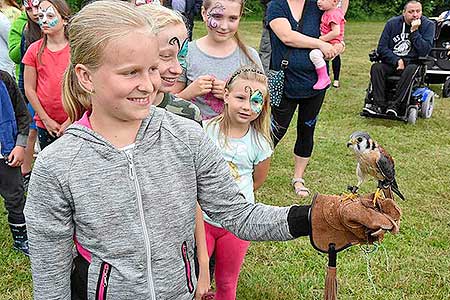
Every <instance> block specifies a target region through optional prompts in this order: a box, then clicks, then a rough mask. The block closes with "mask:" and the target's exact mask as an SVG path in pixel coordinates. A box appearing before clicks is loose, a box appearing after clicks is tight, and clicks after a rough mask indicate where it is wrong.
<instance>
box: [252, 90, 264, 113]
mask: <svg viewBox="0 0 450 300" xmlns="http://www.w3.org/2000/svg"><path fill="white" fill-rule="evenodd" d="M263 104H264V96H263V93H262V92H261V91H260V90H256V91H255V92H254V93H253V94H252V95H251V96H250V108H251V109H252V111H254V112H255V114H259V113H260V112H261V111H262V108H263Z"/></svg>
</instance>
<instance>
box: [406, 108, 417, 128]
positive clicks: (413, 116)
mask: <svg viewBox="0 0 450 300" xmlns="http://www.w3.org/2000/svg"><path fill="white" fill-rule="evenodd" d="M407 121H408V124H413V125H414V124H416V121H417V107H410V108H408V116H407Z"/></svg>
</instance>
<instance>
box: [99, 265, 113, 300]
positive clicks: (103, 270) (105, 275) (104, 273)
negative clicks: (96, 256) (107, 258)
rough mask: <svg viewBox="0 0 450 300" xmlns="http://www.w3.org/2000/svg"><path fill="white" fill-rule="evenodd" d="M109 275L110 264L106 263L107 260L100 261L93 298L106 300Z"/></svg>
mask: <svg viewBox="0 0 450 300" xmlns="http://www.w3.org/2000/svg"><path fill="white" fill-rule="evenodd" d="M110 275H111V265H110V264H108V263H107V262H102V264H101V265H100V270H99V274H98V280H97V289H96V293H95V300H106V294H107V292H108V283H109V276H110Z"/></svg>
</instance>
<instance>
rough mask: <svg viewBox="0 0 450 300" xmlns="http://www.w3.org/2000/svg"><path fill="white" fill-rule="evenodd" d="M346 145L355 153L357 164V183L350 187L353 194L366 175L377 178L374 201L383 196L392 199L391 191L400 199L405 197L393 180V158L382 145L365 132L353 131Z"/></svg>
mask: <svg viewBox="0 0 450 300" xmlns="http://www.w3.org/2000/svg"><path fill="white" fill-rule="evenodd" d="M347 147H348V148H351V149H352V150H353V152H354V153H355V156H356V160H357V161H358V164H357V165H356V175H357V176H358V184H357V185H356V187H353V188H352V189H351V191H352V193H353V194H355V193H356V191H357V190H358V188H359V187H360V185H361V184H362V183H363V182H364V181H365V180H366V178H367V177H368V175H370V176H372V177H374V178H375V179H376V180H378V187H377V190H376V192H375V197H374V203H375V202H376V199H379V198H381V197H382V196H383V194H384V196H386V197H388V198H392V199H393V195H392V191H393V192H394V193H396V194H397V195H398V196H399V197H400V199H402V200H405V197H404V196H403V194H402V193H401V192H400V190H399V188H398V185H397V181H396V180H395V169H394V160H393V159H392V157H391V156H390V155H389V153H387V151H386V150H384V148H383V147H381V146H380V145H378V143H377V142H376V141H375V140H373V139H372V138H371V137H370V135H369V134H368V133H367V132H362V131H355V132H353V133H352V134H351V135H350V140H349V141H348V143H347Z"/></svg>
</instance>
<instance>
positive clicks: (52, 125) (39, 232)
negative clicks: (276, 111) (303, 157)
mask: <svg viewBox="0 0 450 300" xmlns="http://www.w3.org/2000/svg"><path fill="white" fill-rule="evenodd" d="M144 2H145V3H146V4H144V5H141V4H143V3H141V2H138V1H131V3H132V4H130V3H126V2H119V1H96V2H93V3H91V4H88V5H87V6H85V7H84V8H83V9H82V10H81V11H80V12H79V13H77V14H76V15H75V16H73V17H72V18H70V17H71V12H70V9H69V6H68V5H67V3H66V2H65V1H64V0H40V1H38V0H25V2H24V8H25V12H23V13H22V14H19V15H18V16H16V20H15V21H14V23H13V24H12V26H11V30H10V32H9V54H10V57H11V59H12V60H13V61H14V62H15V63H16V64H17V66H18V68H17V69H16V74H15V75H16V77H17V79H18V85H17V84H16V82H15V80H14V79H13V77H12V76H11V75H9V74H8V73H7V72H4V71H0V79H1V80H0V101H1V107H0V117H1V122H0V133H1V134H0V141H1V148H0V152H1V155H0V194H1V196H2V197H3V198H4V201H5V204H6V209H7V211H8V222H9V224H10V227H11V232H12V235H13V239H14V248H15V249H17V250H20V251H22V252H23V253H25V254H27V255H29V254H31V255H30V258H31V265H32V274H33V284H34V297H35V299H70V298H71V297H72V299H87V298H91V297H93V296H94V295H95V296H96V299H106V298H105V297H106V295H108V299H129V296H130V295H133V298H135V299H192V298H193V297H195V299H197V300H199V299H212V297H215V299H218V300H222V299H225V300H231V299H235V298H236V288H237V283H238V278H239V272H240V268H241V265H242V263H243V260H244V257H245V254H246V252H247V248H248V246H249V242H248V240H288V239H292V238H295V237H298V236H302V235H307V234H308V233H309V230H310V229H309V221H308V211H309V206H293V207H272V206H267V205H263V204H255V197H254V191H255V190H257V189H258V188H259V187H260V186H261V185H262V184H263V183H264V181H265V179H266V177H267V175H268V172H269V167H270V157H271V155H272V152H273V143H272V138H271V129H270V116H271V111H270V104H269V93H268V88H267V77H266V76H265V74H264V71H263V70H262V64H261V61H260V59H259V56H258V54H257V52H256V51H255V50H254V49H253V48H251V47H248V46H246V45H245V44H244V43H243V42H242V41H241V40H240V38H239V36H238V27H239V21H240V18H241V16H242V13H243V10H244V1H242V0H215V1H212V0H204V2H203V6H202V11H201V16H202V18H203V21H204V23H205V26H206V29H207V34H206V35H205V36H203V37H201V38H199V39H198V40H195V41H191V42H189V33H188V31H187V29H186V26H185V24H184V21H183V17H182V16H181V15H180V14H179V13H177V12H174V11H172V10H170V9H167V8H164V7H162V6H159V5H158V4H155V3H152V4H147V2H149V1H144ZM329 2H333V1H331V0H330V1H329ZM69 20H70V21H69ZM333 30H334V29H333ZM341 33H343V32H341ZM136 41H138V42H136ZM155 45H159V48H158V47H155ZM319 52H320V51H319ZM327 76H328V75H327ZM328 80H329V78H328ZM328 83H329V82H328ZM328 83H327V84H326V85H328ZM27 105H28V109H27ZM152 105H153V106H152ZM172 113H173V114H172ZM174 114H176V115H179V116H182V117H184V118H179V117H177V116H175V115H174ZM30 116H31V117H30ZM31 119H33V120H34V121H35V122H36V124H35V125H34V124H33V123H32V122H31ZM71 124H72V125H71ZM201 127H203V129H202V128H201ZM36 136H38V142H39V145H40V148H41V149H44V148H47V147H48V146H49V145H50V144H52V145H51V146H50V147H48V148H47V149H45V151H42V152H41V153H40V154H39V155H38V159H37V160H36V163H35V165H34V167H33V172H32V174H33V175H32V176H31V181H30V186H29V190H28V195H27V198H28V199H27V204H26V206H25V195H26V187H27V185H28V181H29V180H30V174H31V169H32V165H33V154H34V145H35V142H36ZM24 206H25V215H24ZM202 210H203V211H202ZM25 217H26V218H25ZM27 228H28V236H29V241H28V238H27ZM244 239H245V240H244ZM28 242H29V245H28ZM73 247H75V248H76V252H77V256H76V257H75V258H72V255H73ZM194 248H195V251H194ZM213 254H214V256H215V266H214V273H215V288H216V291H215V293H212V292H211V290H210V274H209V257H211V256H212V255H213ZM194 256H196V258H197V261H196V262H197V263H198V269H197V270H196V272H195V273H194V275H193V272H194V271H193V269H194ZM195 275H197V276H195Z"/></svg>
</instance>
